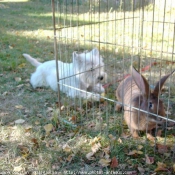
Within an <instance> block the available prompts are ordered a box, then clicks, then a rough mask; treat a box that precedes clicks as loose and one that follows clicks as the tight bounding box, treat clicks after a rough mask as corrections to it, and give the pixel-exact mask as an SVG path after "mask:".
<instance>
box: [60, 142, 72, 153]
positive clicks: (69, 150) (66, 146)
mask: <svg viewBox="0 0 175 175" xmlns="http://www.w3.org/2000/svg"><path fill="white" fill-rule="evenodd" d="M62 148H63V151H64V152H66V153H69V152H71V148H70V146H69V145H68V144H65V145H63V147H62Z"/></svg>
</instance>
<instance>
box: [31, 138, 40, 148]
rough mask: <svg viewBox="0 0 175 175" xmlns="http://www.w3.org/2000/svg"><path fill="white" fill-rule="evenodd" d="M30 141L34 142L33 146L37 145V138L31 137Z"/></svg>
mask: <svg viewBox="0 0 175 175" xmlns="http://www.w3.org/2000/svg"><path fill="white" fill-rule="evenodd" d="M31 142H32V143H33V144H34V146H36V147H38V146H39V143H38V140H37V139H35V138H32V139H31Z"/></svg>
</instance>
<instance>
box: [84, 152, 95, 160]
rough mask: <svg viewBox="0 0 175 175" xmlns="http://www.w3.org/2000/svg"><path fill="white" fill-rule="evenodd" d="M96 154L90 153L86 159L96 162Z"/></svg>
mask: <svg viewBox="0 0 175 175" xmlns="http://www.w3.org/2000/svg"><path fill="white" fill-rule="evenodd" d="M94 154H95V153H94V152H89V153H88V154H86V158H87V159H88V160H95V157H93V156H94Z"/></svg>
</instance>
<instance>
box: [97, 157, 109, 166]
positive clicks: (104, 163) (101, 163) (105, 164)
mask: <svg viewBox="0 0 175 175" xmlns="http://www.w3.org/2000/svg"><path fill="white" fill-rule="evenodd" d="M110 162H111V159H100V160H99V162H98V163H99V164H100V165H101V166H102V167H107V166H109V165H110Z"/></svg>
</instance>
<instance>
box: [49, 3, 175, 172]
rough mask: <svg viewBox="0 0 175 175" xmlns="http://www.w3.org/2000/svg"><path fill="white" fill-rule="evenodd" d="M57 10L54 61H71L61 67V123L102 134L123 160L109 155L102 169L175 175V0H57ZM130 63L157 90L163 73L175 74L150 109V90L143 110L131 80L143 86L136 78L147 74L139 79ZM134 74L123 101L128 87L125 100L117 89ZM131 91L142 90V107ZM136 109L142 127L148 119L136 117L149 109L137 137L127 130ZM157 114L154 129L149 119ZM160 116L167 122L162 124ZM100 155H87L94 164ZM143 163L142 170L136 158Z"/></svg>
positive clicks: (55, 9)
mask: <svg viewBox="0 0 175 175" xmlns="http://www.w3.org/2000/svg"><path fill="white" fill-rule="evenodd" d="M52 9H53V28H54V39H55V45H54V49H55V58H56V62H58V60H59V61H62V62H64V63H66V65H63V64H62V63H60V62H58V64H57V75H58V89H60V91H59V93H58V98H59V102H60V103H59V104H60V106H59V108H60V110H59V112H60V113H59V116H60V117H61V118H62V119H63V120H64V121H68V120H69V122H66V123H69V124H70V125H72V126H75V125H74V124H75V123H76V127H77V126H78V127H81V128H82V130H83V131H84V132H86V134H88V135H89V136H90V137H95V136H99V134H100V135H105V138H106V139H107V140H108V141H107V142H106V143H109V145H110V152H111V155H112V156H113V157H115V158H117V160H118V161H119V165H115V167H112V165H111V164H112V163H113V162H112V160H113V159H110V161H109V162H108V163H107V160H108V158H106V157H105V156H104V155H103V156H104V157H103V156H102V158H103V159H104V160H106V163H104V162H103V163H104V164H103V163H100V164H101V166H102V167H108V168H110V167H112V168H117V169H119V170H122V171H124V170H125V167H127V168H126V169H127V170H128V172H129V171H130V172H131V173H133V174H134V173H137V172H139V173H140V174H144V173H148V174H149V173H153V172H154V171H155V172H156V173H159V171H161V173H164V172H165V174H166V173H167V174H171V173H172V172H174V171H175V168H174V161H175V149H174V148H175V140H174V134H175V132H174V129H175V126H174V123H175V110H174V106H175V100H174V94H175V88H174V85H175V79H174V76H173V73H172V72H173V70H175V65H174V63H175V61H174V54H175V53H174V42H175V18H174V12H175V2H174V1H173V0H164V1H160V0H139V1H138V0H128V1H126V0H52ZM86 50H88V51H86ZM77 60H78V61H77ZM130 65H132V67H135V68H136V70H138V72H140V74H142V75H143V76H144V77H145V79H147V81H148V84H149V87H148V88H149V89H150V91H152V92H153V91H154V89H155V86H156V82H157V81H159V80H160V79H161V77H163V76H165V75H168V74H170V73H172V75H170V76H169V77H168V78H167V80H166V83H165V84H163V83H162V81H163V80H162V81H160V83H159V90H160V88H161V84H162V91H161V93H159V96H158V97H157V99H156V100H157V101H156V107H155V108H156V109H155V108H154V106H153V107H152V104H154V103H153V101H151V107H150V99H151V100H153V99H152V97H151V94H150V93H149V94H147V95H148V99H149V100H147V102H146V105H145V107H144V108H142V107H143V106H142V107H141V105H139V104H141V102H142V101H144V100H143V98H144V97H143V96H144V90H143V88H144V87H142V86H141V85H140V86H141V88H140V89H139V90H138V87H137V89H135V88H136V86H135V85H133V84H132V83H133V82H134V83H135V84H136V85H137V86H139V83H137V80H138V79H140V80H142V79H143V78H142V77H141V76H138V74H139V73H138V74H137V73H136V74H137V76H136V77H134V75H133V74H134V73H132V72H131V71H130ZM95 66H96V67H95ZM130 74H132V75H133V78H132V81H131V87H130V88H131V90H129V93H130V95H129V97H127V98H130V101H129V102H128V103H125V102H126V101H127V100H126V99H125V97H124V93H125V91H127V90H126V89H127V88H126V86H127V84H123V87H122V88H121V89H122V97H121V98H122V100H119V99H117V95H116V94H117V92H116V89H117V88H118V87H119V85H120V84H121V82H122V81H123V80H124V79H128V77H129V75H130ZM140 74H139V75H140ZM144 82H145V80H144ZM140 84H141V82H140ZM132 85H133V86H132ZM132 88H133V92H132ZM134 90H136V91H137V93H138V91H139V94H141V95H140V96H139V98H138V99H137V100H136V101H137V105H135V103H132V99H133V98H134ZM154 99H155V98H154ZM160 99H161V100H162V101H163V103H164V105H163V106H162V105H161V104H162V101H160ZM117 105H123V106H124V108H123V109H122V111H117V109H116V107H117ZM150 108H152V109H153V108H154V110H150ZM163 108H165V110H163ZM155 110H156V112H155ZM127 111H129V112H128V114H127ZM136 111H137V113H138V115H137V117H136V120H138V121H137V122H136V125H137V127H139V126H140V127H142V123H139V122H143V120H142V119H143V118H140V117H139V116H141V117H142V116H143V113H144V115H145V120H144V122H145V125H147V129H139V128H138V129H136V130H138V131H139V136H140V137H139V138H137V139H134V138H133V137H130V134H132V131H131V129H132V126H133V125H134V124H133V123H132V122H133V121H132V119H133V115H134V114H133V113H135V112H136ZM162 111H163V112H162ZM163 113H164V115H163ZM126 115H128V117H126ZM150 116H151V117H150ZM153 118H154V122H153V123H154V124H153V127H152V128H151V131H150V130H149V124H148V123H149V121H152V119H153ZM162 119H163V122H159V121H162ZM128 121H130V122H131V123H130V124H129V122H128ZM155 121H156V122H155ZM125 122H126V123H125ZM147 122H148V123H147ZM71 123H72V124H71ZM155 123H156V124H155ZM160 123H161V124H160ZM128 128H130V130H129V129H128ZM150 133H151V135H149V134H150ZM153 136H154V137H153ZM104 144H105V142H104ZM95 154H96V152H94V153H93V154H92V156H91V157H88V156H86V158H87V159H88V161H91V160H93V161H94V159H91V158H92V157H93V156H95ZM128 157H129V158H128ZM100 160H101V159H100ZM139 161H141V162H142V163H141V164H142V168H139V166H140V165H139V164H138V163H136V162H139ZM126 162H127V165H125V163H126ZM158 162H159V163H158ZM133 164H134V165H135V166H133ZM122 165H125V166H122ZM163 171H164V172H163Z"/></svg>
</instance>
